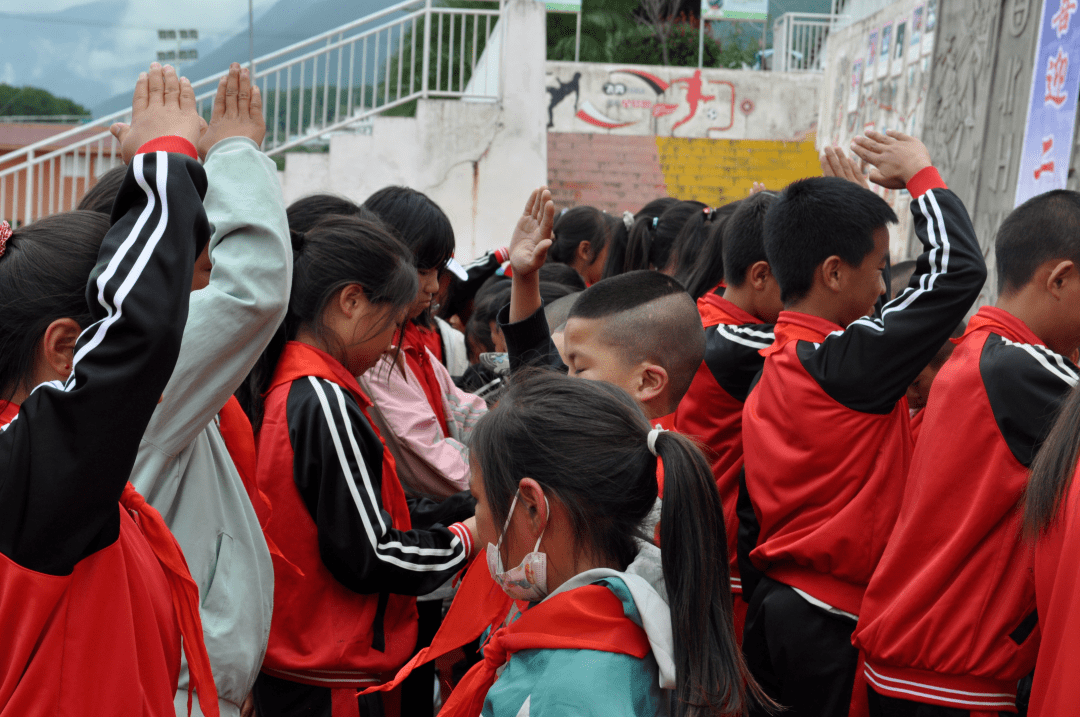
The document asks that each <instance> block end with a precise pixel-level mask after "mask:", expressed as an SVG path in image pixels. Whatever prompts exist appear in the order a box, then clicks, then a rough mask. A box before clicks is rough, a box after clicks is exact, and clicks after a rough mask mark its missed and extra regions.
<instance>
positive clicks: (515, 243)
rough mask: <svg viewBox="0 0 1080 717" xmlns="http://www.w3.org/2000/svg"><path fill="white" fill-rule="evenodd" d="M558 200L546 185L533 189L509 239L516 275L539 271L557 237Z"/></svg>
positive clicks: (511, 264) (524, 275) (522, 276)
mask: <svg viewBox="0 0 1080 717" xmlns="http://www.w3.org/2000/svg"><path fill="white" fill-rule="evenodd" d="M554 225H555V203H554V202H552V201H551V192H549V191H548V189H547V187H540V188H539V189H534V190H533V193H532V194H530V195H529V201H528V202H527V203H526V204H525V212H524V214H522V215H521V219H518V223H517V226H516V227H514V235H513V237H512V238H511V239H510V266H511V267H513V269H514V278H518V277H520V278H522V279H524V278H526V277H528V276H531V275H532V274H534V273H535V272H537V271H539V270H540V267H541V266H543V265H544V260H545V259H547V252H548V248H550V247H551V243H552V241H553V239H554V235H553V234H552V232H551V228H552V227H553V226H554Z"/></svg>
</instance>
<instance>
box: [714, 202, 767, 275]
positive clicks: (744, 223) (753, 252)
mask: <svg viewBox="0 0 1080 717" xmlns="http://www.w3.org/2000/svg"><path fill="white" fill-rule="evenodd" d="M775 200H776V195H775V194H773V193H772V192H758V193H757V194H755V195H754V196H752V197H750V198H749V199H744V200H742V202H741V203H740V204H739V207H738V208H737V209H736V210H735V213H734V214H732V215H731V219H728V221H727V224H726V225H725V226H724V243H723V248H724V282H725V283H726V284H727V285H728V286H742V285H743V284H745V283H746V272H747V271H749V270H750V267H752V266H753V265H754V264H756V263H758V262H759V261H768V258H767V257H766V256H765V215H766V214H767V213H768V211H769V207H771V206H772V203H773V202H774V201H775Z"/></svg>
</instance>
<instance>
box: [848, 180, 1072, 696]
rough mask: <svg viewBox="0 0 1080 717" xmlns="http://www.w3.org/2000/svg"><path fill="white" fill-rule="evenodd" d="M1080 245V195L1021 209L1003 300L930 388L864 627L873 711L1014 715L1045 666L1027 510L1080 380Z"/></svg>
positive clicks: (1010, 242)
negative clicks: (1044, 450) (1033, 483)
mask: <svg viewBox="0 0 1080 717" xmlns="http://www.w3.org/2000/svg"><path fill="white" fill-rule="evenodd" d="M1078 237H1080V194H1078V193H1077V192H1071V191H1065V190H1059V191H1054V192H1047V193H1046V194H1041V195H1039V196H1037V197H1034V198H1032V199H1030V200H1028V201H1026V202H1024V203H1023V204H1021V205H1020V206H1019V207H1017V208H1016V209H1015V210H1013V212H1012V213H1011V214H1009V216H1008V217H1006V218H1005V221H1004V222H1002V225H1001V228H1000V229H999V230H998V235H997V239H996V242H995V246H994V254H995V258H996V260H997V269H998V292H999V294H998V300H997V303H996V304H995V305H994V306H984V307H982V308H980V309H979V311H978V313H976V314H975V315H974V316H973V317H971V319H970V320H969V321H968V325H967V331H966V332H965V333H964V336H963V337H962V338H961V339H960V341H959V343H958V345H957V346H956V348H955V349H954V351H953V355H952V357H951V358H950V359H949V360H948V362H946V363H945V365H944V366H943V367H942V369H941V371H940V372H939V373H938V375H937V377H936V379H935V380H934V389H933V392H932V393H931V394H930V400H929V402H928V403H927V406H926V408H924V409H923V411H922V413H923V414H925V418H924V419H923V423H922V432H921V435H920V436H919V441H918V443H917V444H916V448H915V455H914V457H913V458H912V461H911V471H910V473H909V474H908V478H907V487H906V488H905V490H904V494H903V502H902V504H901V507H900V515H899V518H898V519H897V521H896V527H895V528H894V529H893V532H892V536H891V537H890V538H889V542H888V545H887V547H886V548H885V553H884V555H883V556H882V558H881V562H880V564H879V565H878V568H877V570H876V571H875V573H874V577H873V579H871V581H870V586H869V587H868V588H867V591H866V598H865V599H864V601H863V612H862V613H861V616H860V621H859V628H858V630H856V631H855V645H856V646H857V647H858V648H859V649H860V650H861V651H862V652H863V653H864V655H865V657H866V678H867V682H868V684H869V686H870V689H871V693H870V697H871V701H870V705H871V710H872V713H873V714H881V715H886V714H888V715H892V714H898V715H913V714H915V713H916V712H918V713H919V714H926V715H944V714H951V713H952V711H954V710H958V709H959V710H973V711H1003V712H1011V711H1014V710H1015V709H1016V708H1017V706H1018V705H1017V702H1016V700H1017V682H1018V681H1019V680H1020V679H1021V678H1023V677H1025V676H1026V675H1028V674H1029V673H1030V672H1031V671H1032V669H1033V668H1034V667H1035V665H1036V660H1035V656H1036V653H1037V652H1038V650H1039V636H1040V627H1039V624H1040V623H1042V622H1043V613H1042V611H1036V592H1037V587H1038V586H1037V584H1036V582H1035V580H1034V578H1033V577H1032V570H1033V567H1034V564H1033V562H1032V550H1031V545H1030V544H1028V543H1026V542H1025V541H1023V540H1022V539H1021V520H1022V514H1021V510H1020V508H1018V506H1019V505H1020V503H1021V499H1022V497H1023V496H1024V490H1025V487H1026V486H1027V483H1028V468H1029V467H1030V466H1031V464H1032V460H1033V459H1034V457H1035V453H1036V451H1037V450H1038V448H1039V445H1040V444H1041V443H1042V441H1043V439H1044V438H1045V437H1046V435H1047V432H1048V431H1049V430H1050V426H1051V424H1052V422H1053V420H1054V417H1055V416H1056V415H1057V413H1058V410H1059V407H1060V406H1061V403H1062V401H1064V399H1065V396H1066V395H1067V393H1068V391H1069V388H1070V387H1072V386H1075V385H1076V383H1077V380H1078V378H1080V372H1078V371H1077V368H1076V366H1075V365H1074V364H1073V363H1072V361H1070V360H1069V359H1068V358H1066V357H1068V356H1071V355H1072V354H1073V353H1074V352H1075V351H1076V349H1077V347H1078V346H1080V238H1078ZM911 291H912V290H911V289H908V290H907V292H906V294H910V293H911ZM903 296H905V294H901V297H903ZM958 439H959V440H958ZM1058 446H1059V447H1060V441H1059V443H1058ZM1074 462H1075V461H1074ZM1044 470H1045V464H1044ZM1070 470H1071V469H1070ZM900 585H902V586H903V590H897V586H900ZM988 606H989V607H988ZM1041 632H1042V634H1044V635H1045V634H1046V633H1047V628H1046V626H1045V625H1043V627H1042V630H1041ZM916 636H917V637H916Z"/></svg>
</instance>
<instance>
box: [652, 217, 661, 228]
mask: <svg viewBox="0 0 1080 717" xmlns="http://www.w3.org/2000/svg"><path fill="white" fill-rule="evenodd" d="M659 223H660V217H653V218H652V228H653V229H656V225H657V224H659Z"/></svg>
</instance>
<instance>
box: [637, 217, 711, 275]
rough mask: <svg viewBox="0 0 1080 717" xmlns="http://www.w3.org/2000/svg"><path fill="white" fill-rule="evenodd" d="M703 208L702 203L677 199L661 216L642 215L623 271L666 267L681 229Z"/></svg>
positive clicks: (638, 220)
mask: <svg viewBox="0 0 1080 717" xmlns="http://www.w3.org/2000/svg"><path fill="white" fill-rule="evenodd" d="M703 209H705V205H704V204H702V203H701V202H679V201H676V202H674V203H673V204H671V205H670V206H668V207H667V208H666V209H665V210H664V211H663V213H662V214H660V215H654V216H652V217H650V216H648V215H647V214H645V213H644V212H642V213H641V214H639V215H638V217H637V219H636V220H635V221H634V226H633V227H631V229H630V237H629V239H628V240H627V243H626V262H625V264H624V266H623V268H624V270H625V271H637V270H638V269H655V270H657V271H660V270H662V269H664V268H666V267H667V265H668V260H669V259H670V258H671V250H672V248H673V247H674V246H675V238H676V237H677V236H678V235H679V231H680V230H682V228H683V225H684V224H686V222H687V221H688V220H689V219H690V218H691V217H692V216H693V215H694V213H695V212H701V211H702V210H703Z"/></svg>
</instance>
